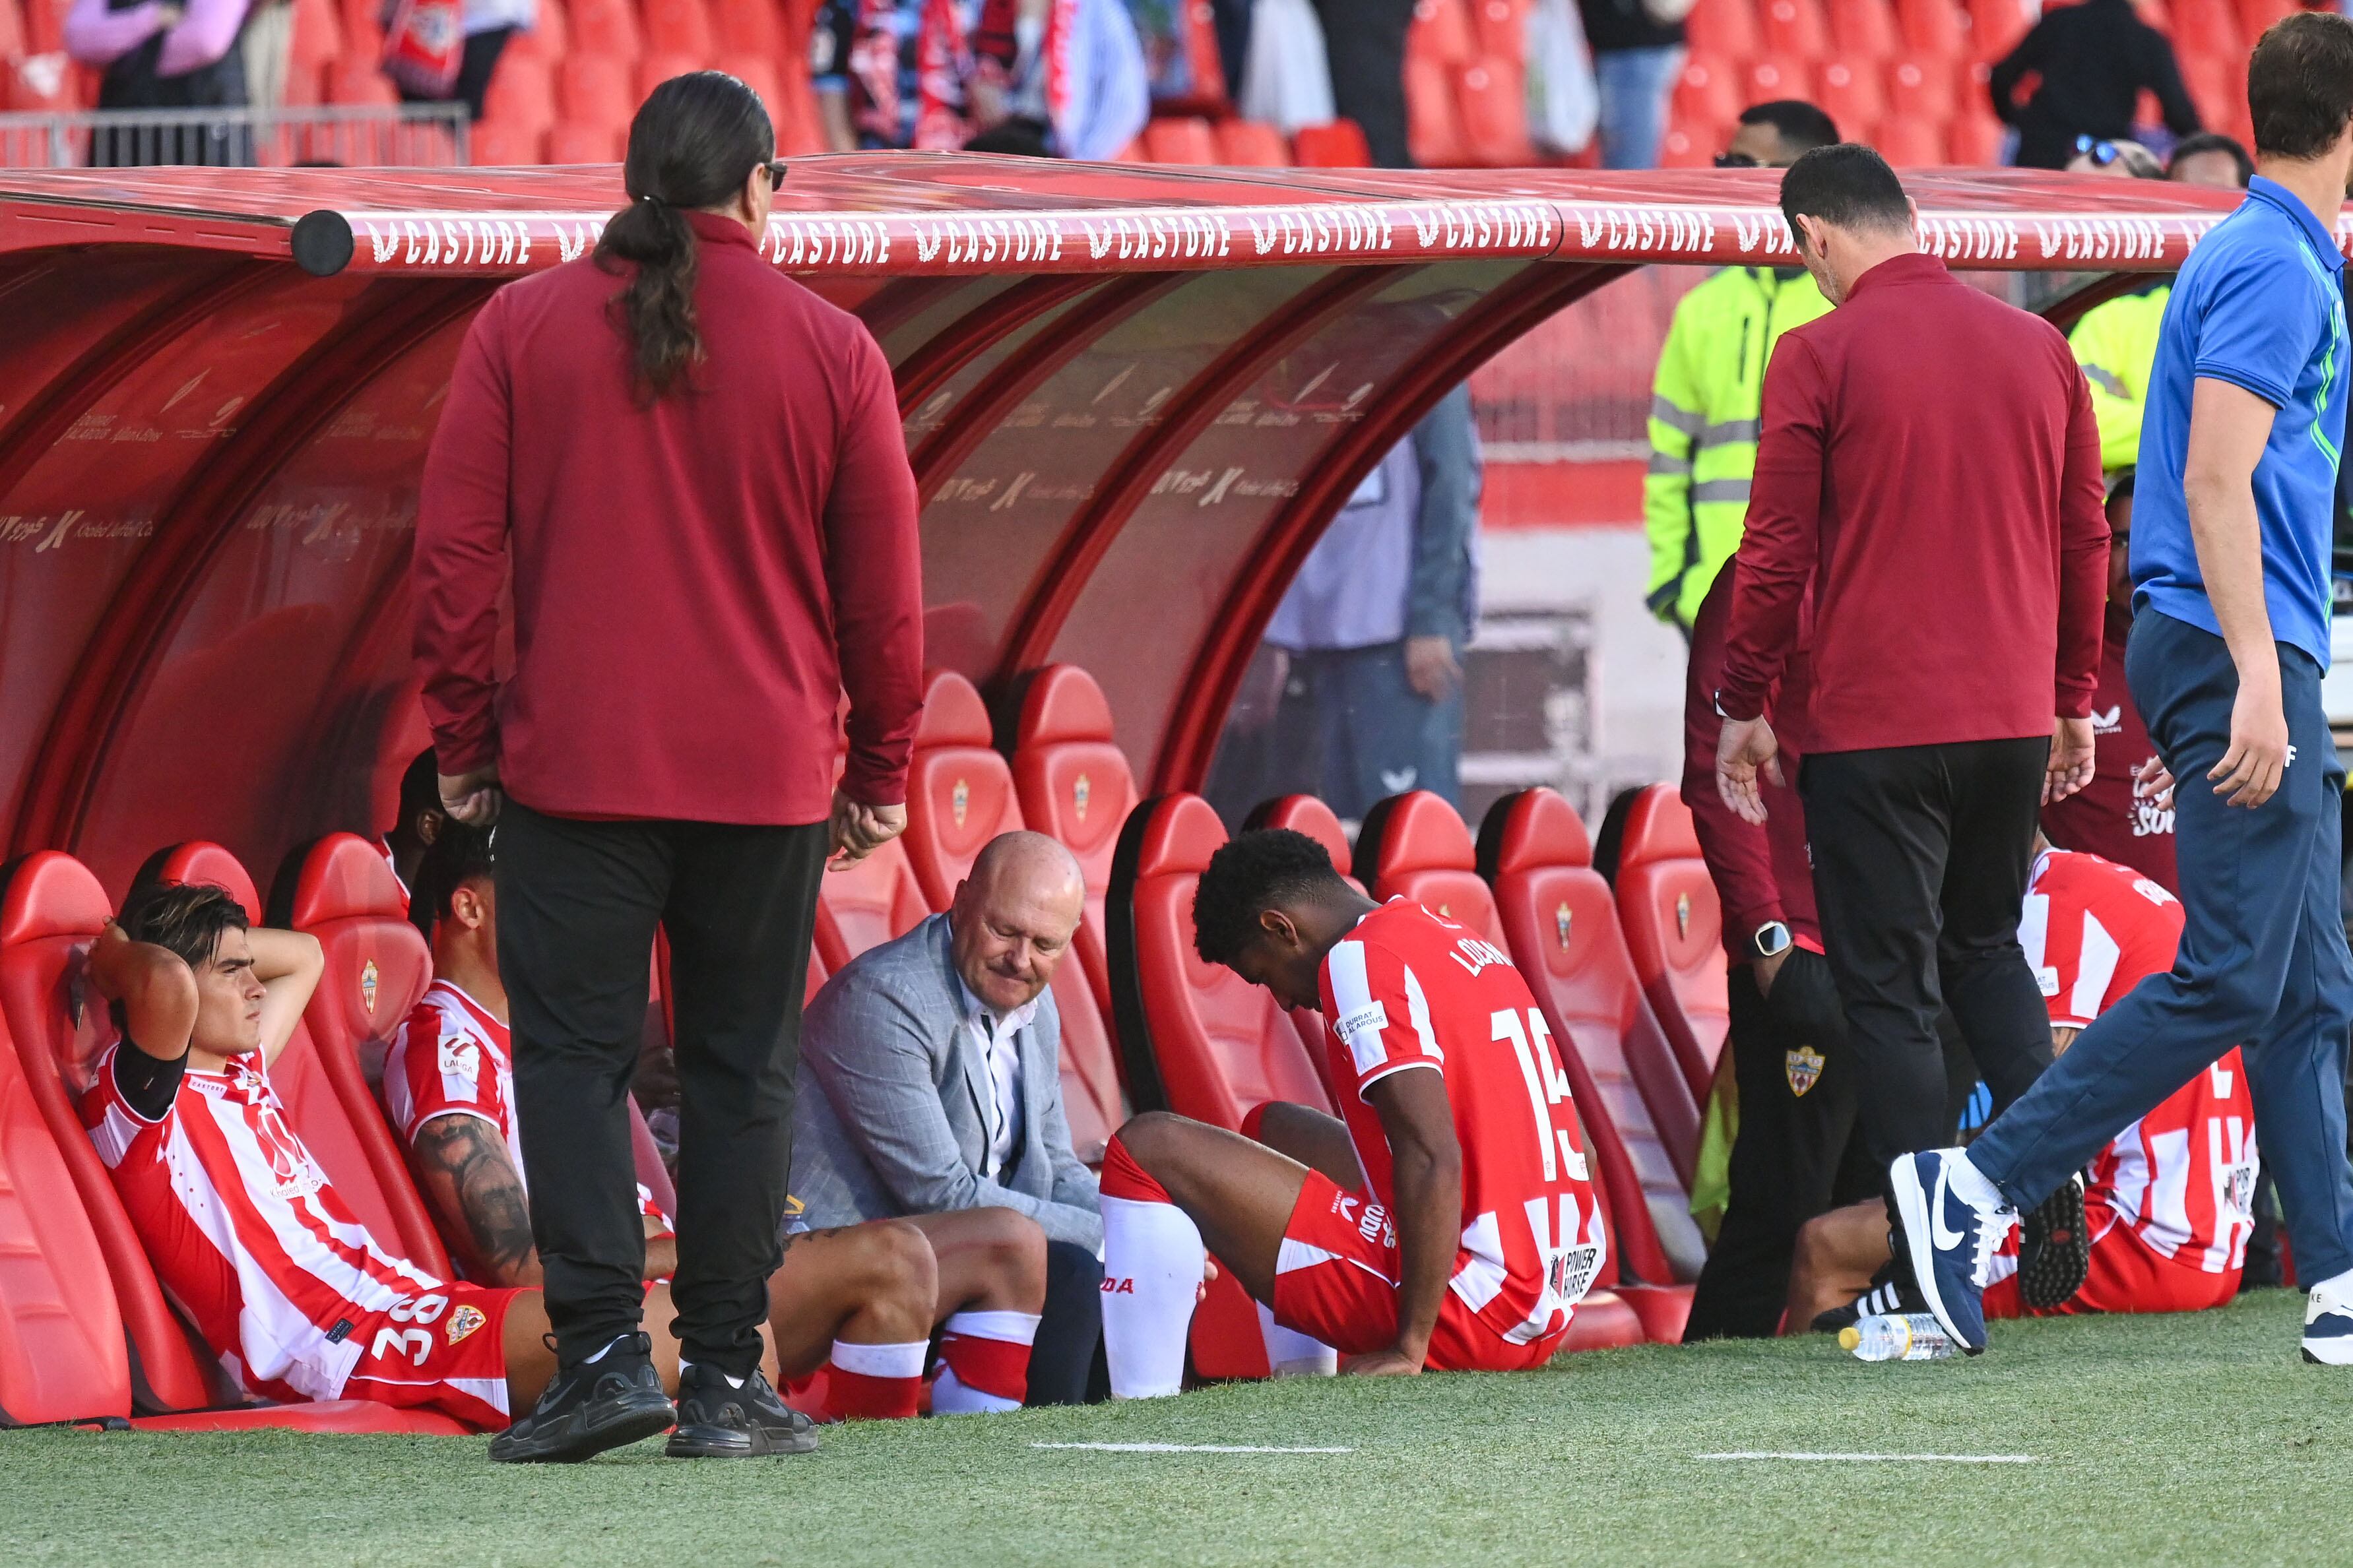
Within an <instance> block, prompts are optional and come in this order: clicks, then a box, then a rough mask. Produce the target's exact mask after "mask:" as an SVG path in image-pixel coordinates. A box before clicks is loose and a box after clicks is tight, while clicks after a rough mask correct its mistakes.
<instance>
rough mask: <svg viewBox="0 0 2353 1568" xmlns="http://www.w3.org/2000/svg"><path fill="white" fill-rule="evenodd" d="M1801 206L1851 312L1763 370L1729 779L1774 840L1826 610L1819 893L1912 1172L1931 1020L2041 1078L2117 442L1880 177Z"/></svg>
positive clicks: (1933, 1089)
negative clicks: (2041, 823)
mask: <svg viewBox="0 0 2353 1568" xmlns="http://www.w3.org/2000/svg"><path fill="white" fill-rule="evenodd" d="M1781 206H1782V211H1783V213H1784V215H1785V216H1787V218H1788V223H1789V226H1790V230H1791V232H1792V233H1794V234H1795V235H1797V236H1798V237H1799V240H1798V248H1799V255H1800V256H1801V257H1802V258H1803V259H1804V261H1805V263H1806V265H1807V267H1808V268H1810V270H1811V271H1812V272H1813V274H1814V277H1815V279H1816V280H1817V281H1818V282H1819V283H1820V285H1821V289H1822V293H1823V295H1824V296H1825V297H1826V298H1828V299H1829V300H1831V302H1832V303H1833V304H1835V305H1837V306H1838V307H1839V308H1838V309H1836V310H1832V311H1831V313H1830V314H1829V315H1827V316H1824V317H1821V318H1820V319H1819V320H1817V321H1811V322H1809V323H1808V324H1807V325H1805V326H1803V327H1800V328H1799V329H1798V330H1797V331H1795V332H1793V333H1791V334H1790V335H1789V337H1788V339H1787V340H1786V341H1785V342H1783V344H1782V346H1781V348H1780V350H1779V351H1778V353H1776V354H1775V355H1774V357H1773V362H1772V363H1771V365H1770V366H1769V367H1768V368H1767V372H1766V377H1765V403H1764V434H1763V438H1762V440H1761V442H1760V443H1759V447H1758V450H1757V480H1756V492H1755V495H1754V497H1753V499H1752V500H1751V501H1750V503H1749V509H1748V524H1747V529H1748V531H1747V534H1746V538H1745V539H1744V540H1743V542H1742V544H1741V549H1740V553H1739V556H1738V558H1737V564H1736V568H1735V572H1736V576H1735V581H1734V587H1733V601H1732V609H1731V615H1730V624H1729V629H1728V630H1727V632H1726V634H1725V659H1724V684H1723V686H1722V688H1721V689H1719V691H1718V694H1717V697H1716V701H1715V708H1716V711H1717V712H1719V713H1721V714H1723V715H1725V720H1724V723H1723V728H1722V739H1721V741H1720V742H1719V743H1718V748H1717V752H1716V757H1717V763H1716V770H1717V775H1718V781H1719V786H1720V787H1721V788H1722V789H1723V790H1724V792H1725V798H1726V800H1727V801H1728V803H1729V804H1731V805H1732V806H1733V808H1734V809H1735V810H1736V811H1738V812H1739V813H1740V814H1741V815H1742V816H1745V817H1746V818H1747V819H1748V820H1750V821H1752V822H1756V823H1758V824H1762V823H1764V822H1765V821H1766V820H1767V814H1766V807H1765V805H1764V802H1763V797H1762V795H1760V793H1759V788H1758V783H1757V781H1758V777H1759V773H1760V770H1762V768H1763V766H1764V764H1765V763H1767V761H1768V760H1769V759H1771V758H1772V757H1773V756H1774V753H1775V752H1776V749H1777V748H1776V742H1775V741H1774V739H1773V733H1772V726H1771V725H1770V724H1768V723H1767V721H1766V720H1765V718H1764V716H1763V715H1764V710H1765V706H1766V703H1767V700H1768V699H1769V697H1770V694H1771V692H1772V689H1773V687H1774V684H1775V683H1776V681H1778V679H1780V678H1781V677H1782V675H1783V672H1784V670H1785V668H1786V667H1787V665H1788V655H1789V652H1790V649H1791V647H1792V646H1793V643H1794V642H1795V641H1796V638H1797V634H1798V631H1799V624H1800V619H1801V613H1802V612H1801V605H1804V604H1806V603H1807V602H1808V601H1810V605H1811V610H1810V616H1809V617H1808V618H1810V622H1811V626H1810V631H1809V632H1808V633H1807V635H1806V640H1805V652H1806V656H1807V659H1808V673H1809V688H1808V696H1807V702H1806V711H1805V715H1804V717H1805V726H1806V734H1807V740H1808V745H1809V750H1808V752H1807V754H1806V761H1805V771H1804V775H1803V777H1804V791H1805V809H1806V822H1807V827H1808V830H1809V838H1810V843H1811V846H1812V848H1813V862H1814V890H1815V894H1816V897H1817V899H1818V900H1819V902H1820V912H1821V924H1822V934H1823V937H1824V939H1825V940H1824V942H1823V946H1824V947H1825V949H1826V950H1827V952H1828V956H1829V959H1830V963H1831V970H1832V972H1833V973H1834V975H1835V976H1836V979H1837V982H1838V989H1839V994H1840V997H1841V1001H1842V1002H1843V1004H1844V1006H1845V1011H1846V1016H1847V1026H1848V1030H1849V1034H1850V1037H1851V1041H1852V1047H1853V1055H1854V1059H1855V1061H1856V1062H1857V1064H1858V1065H1859V1066H1860V1067H1861V1068H1862V1077H1861V1079H1860V1080H1859V1085H1858V1087H1859V1089H1860V1091H1861V1095H1862V1099H1861V1107H1860V1109H1861V1116H1862V1133H1863V1137H1864V1139H1865V1141H1866V1143H1867V1144H1868V1145H1869V1146H1870V1147H1871V1148H1872V1149H1873V1153H1874V1155H1875V1154H1876V1153H1877V1152H1880V1151H1885V1152H1887V1153H1888V1155H1889V1157H1890V1158H1891V1159H1892V1158H1893V1157H1894V1154H1895V1153H1898V1152H1904V1151H1907V1150H1913V1149H1922V1148H1928V1147H1933V1146H1934V1145H1935V1144H1936V1143H1937V1142H1941V1141H1942V1140H1943V1138H1944V1136H1945V1134H1944V1132H1943V1131H1942V1126H1943V1121H1944V1113H1945V1109H1946V1095H1945V1073H1944V1062H1943V1052H1942V1050H1941V1048H1940V1047H1939V1045H1938V1042H1937V1038H1936V1017H1937V1012H1938V1003H1939V1001H1940V1000H1941V1001H1942V1002H1943V1003H1944V1004H1946V1005H1949V1006H1950V1007H1951V1009H1952V1011H1953V1014H1954V1016H1955V1018H1956V1019H1957V1022H1958V1023H1959V1025H1960V1028H1961V1032H1962V1034H1963V1036H1964V1037H1966V1038H1967V1039H1968V1045H1969V1050H1970V1054H1971V1055H1972V1056H1974V1057H1975V1058H1977V1062H1978V1068H1979V1071H1980V1072H1981V1073H1982V1075H1983V1076H1984V1078H1985V1079H1986V1081H1987V1083H1988V1085H1989V1087H1990V1088H1991V1089H1992V1090H1993V1093H1994V1096H1995V1099H1996V1100H1997V1102H1998V1103H2001V1104H2007V1103H2008V1102H2009V1101H2010V1100H2013V1099H2015V1098H2016V1097H2017V1096H2019V1095H2020V1094H2021V1093H2023V1092H2024V1091H2025V1090H2026V1089H2027V1088H2028V1086H2030V1085H2031V1083H2032V1082H2033V1081H2034V1079H2035V1078H2036V1076H2037V1075H2038V1074H2039V1073H2040V1072H2041V1071H2042V1068H2044V1067H2045V1066H2047V1065H2048V1063H2049V1061H2050V1050H2051V1037H2050V1030H2049V1027H2048V1026H2047V1024H2046V1023H2045V1021H2044V1018H2043V1013H2042V998H2041V996H2040V994H2039V993H2038V991H2037V988H2036V984H2035V978H2034V974H2033V973H2032V972H2031V970H2029V969H2028V968H2027V966H2026V963H2025V960H2024V959H2023V957H2022V956H2021V953H2020V950H2019V945H2018V911H2019V908H2020V904H2021V900H2022V899H2023V897H2024V895H2025V891H2026V889H2025V882H2026V877H2027V872H2028V869H2029V864H2030V859H2029V855H2028V850H2027V846H2028V842H2029V840H2030V839H2031V837H2032V835H2033V831H2034V823H2035V814H2036V811H2037V809H2038V807H2039V806H2040V805H2041V803H2042V801H2043V800H2044V799H2045V798H2056V797H2058V796H2060V795H2069V794H2073V792H2074V791H2075V790H2077V789H2080V788H2081V787H2083V785H2084V784H2085V783H2086V782H2088V780H2089V777H2090V773H2091V769H2092V749H2093V747H2092V721H2091V718H2090V709H2091V702H2092V693H2093V691H2094V688H2095V686H2096V684H2097V673H2098V665H2099V637H2100V630H2099V626H2100V622H2099V616H2100V603H2101V598H2102V590H2103V587H2104V583H2105V573H2106V566H2107V560H2106V557H2107V522H2106V520H2105V518H2104V517H2103V516H2102V515H2101V510H2100V503H2101V490H2100V468H2099V436H2098V431H2097V429H2096V427H2095V426H2094V423H2093V419H2092V411H2091V405H2090V402H2089V400H2088V398H2087V397H2086V395H2085V394H2084V378H2083V374H2082V373H2081V372H2080V371H2078V370H2077V369H2076V367H2075V363H2074V361H2073V359H2072V358H2071V357H2069V355H2068V353H2067V345H2066V342H2065V340H2064V339H2063V338H2062V337H2061V336H2060V335H2059V333H2058V332H2057V331H2056V330H2055V329H2053V328H2052V326H2051V325H2050V323H2048V322H2047V321H2042V319H2041V318H2039V317H2035V316H2031V315H2029V314H2027V313H2026V312H2024V311H2021V310H2013V309H2012V308H2011V307H2010V306H2008V305H2005V304H2003V303H2001V302H2000V301H1999V300H1995V299H1993V298H1992V297H1991V296H1989V295H1987V294H1984V293H1981V292H1979V291H1978V290H1976V289H1970V288H1968V286H1966V285H1965V284H1963V283H1961V282H1960V280H1959V279H1956V278H1954V277H1953V276H1952V275H1951V274H1950V273H1949V272H1947V270H1946V268H1945V267H1944V265H1943V264H1942V263H1941V262H1939V261H1937V260H1936V259H1935V258H1932V257H1928V256H1924V255H1922V254H1920V251H1919V247H1918V243H1917V241H1916V239H1915V236H1914V230H1913V214H1912V205H1911V202H1910V200H1909V199H1908V198H1907V197H1906V196H1905V192H1904V187H1903V185H1902V184H1901V182H1900V181H1898V180H1897V178H1896V177H1895V174H1894V171H1893V170H1892V169H1890V168H1889V167H1888V166H1887V164H1886V163H1884V162H1883V161H1882V160H1881V158H1880V157H1879V155H1878V154H1877V153H1873V152H1872V151H1871V150H1870V149H1868V148H1864V147H1859V146H1852V145H1847V144H1841V145H1840V146H1836V147H1820V148H1816V149H1815V150H1814V151H1812V152H1810V153H1807V154H1806V155H1805V156H1803V157H1802V158H1799V160H1798V161H1797V163H1794V164H1792V165H1791V166H1790V168H1789V171H1788V174H1785V175H1784V176H1783V177H1782V182H1781ZM1956 385H1965V386H1968V387H1969V388H1971V390H1972V395H1971V396H1970V397H1969V398H1968V399H1966V400H1963V401H1961V402H1959V403H1956V402H1955V401H1954V400H1953V399H1952V398H1950V397H1949V396H1948V395H1947V392H1948V391H1949V389H1950V388H1951V387H1953V386H1956ZM2054 699H2055V709H2056V711H2055V713H2054V712H2053V711H2052V710H2053V708H2054ZM1774 776H1775V777H1776V778H1778V777H1779V776H1780V775H1779V771H1778V764H1777V766H1776V769H1775V774H1774ZM2078 1223H2080V1219H2079V1221H2078Z"/></svg>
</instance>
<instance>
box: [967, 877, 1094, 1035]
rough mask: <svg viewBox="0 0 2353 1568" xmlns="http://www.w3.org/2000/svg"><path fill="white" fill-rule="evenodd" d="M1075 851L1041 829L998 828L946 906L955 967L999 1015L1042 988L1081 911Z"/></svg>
mask: <svg viewBox="0 0 2353 1568" xmlns="http://www.w3.org/2000/svg"><path fill="white" fill-rule="evenodd" d="M1086 900H1087V884H1086V878H1085V876H1084V874H1083V873H1082V872H1081V871H1080V869H1079V862H1078V859H1077V858H1076V857H1074V856H1073V855H1071V852H1070V851H1069V850H1068V849H1065V848H1064V847H1062V846H1061V845H1060V844H1058V843H1056V842H1055V841H1054V840H1053V839H1051V838H1049V837H1046V836H1045V835H1044V834H1042V833H1003V834H999V835H998V836H997V837H995V838H992V839H990V840H989V841H988V843H987V845H986V846H984V847H982V849H981V851H980V854H979V856H978V857H977V858H975V859H974V861H973V863H972V874H971V875H970V876H968V877H966V878H965V879H964V880H963V882H961V883H959V884H958V885H957V887H956V891H955V904H954V905H953V906H952V907H951V908H950V909H949V910H948V926H949V931H950V934H951V937H952V939H953V945H954V947H955V965H956V973H958V974H960V975H961V976H963V978H964V983H965V985H966V986H968V987H970V988H971V991H972V994H974V995H976V996H977V997H979V998H980V1000H981V1002H982V1003H983V1005H986V1006H987V1007H988V1008H989V1009H990V1010H991V1011H993V1012H995V1013H997V1014H998V1015H1000V1016H1002V1015H1004V1014H1007V1013H1009V1012H1011V1011H1013V1010H1014V1009H1015V1008H1016V1007H1019V1006H1021V1005H1024V1004H1025V1003H1028V1002H1029V1001H1030V1000H1031V999H1033V998H1034V997H1036V996H1037V994H1039V992H1041V991H1043V990H1045V989H1046V986H1047V984H1048V983H1049V982H1050V981H1051V980H1052V979H1053V977H1054V969H1055V966H1056V965H1058V964H1060V963H1061V961H1062V955H1063V954H1065V953H1067V952H1069V951H1070V949H1071V934H1072V933H1073V932H1075V931H1077V930H1078V929H1079V918H1080V916H1081V915H1082V914H1083V913H1085V911H1086Z"/></svg>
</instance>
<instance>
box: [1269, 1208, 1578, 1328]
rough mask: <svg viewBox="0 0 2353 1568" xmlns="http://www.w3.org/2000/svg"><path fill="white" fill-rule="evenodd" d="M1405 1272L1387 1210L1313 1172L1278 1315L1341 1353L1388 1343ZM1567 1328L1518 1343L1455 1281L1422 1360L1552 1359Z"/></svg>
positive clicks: (1279, 1262) (1282, 1267)
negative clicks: (1470, 1303) (1460, 1292)
mask: <svg viewBox="0 0 2353 1568" xmlns="http://www.w3.org/2000/svg"><path fill="white" fill-rule="evenodd" d="M1397 1282H1398V1244H1397V1226H1394V1225H1393V1224H1391V1223H1390V1222H1389V1217H1388V1210H1386V1209H1384V1208H1382V1207H1381V1205H1378V1204H1377V1203H1375V1202H1373V1201H1372V1199H1371V1198H1369V1197H1367V1196H1366V1194H1362V1193H1350V1192H1343V1191H1342V1190H1341V1189H1340V1187H1339V1185H1338V1184H1335V1182H1334V1181H1333V1180H1332V1179H1331V1178H1330V1177H1329V1176H1326V1175H1324V1173H1322V1172H1320V1171H1310V1172H1308V1173H1307V1180H1306V1182H1305V1183H1304V1184H1302V1186H1301V1187H1300V1189H1299V1201H1298V1202H1297V1203H1296V1204H1294V1205H1292V1210H1291V1221H1290V1223H1289V1224H1288V1225H1286V1226H1283V1230H1282V1250H1281V1251H1280V1252H1279V1253H1278V1254H1277V1255H1276V1257H1275V1263H1274V1301H1273V1309H1274V1321H1276V1322H1278V1323H1281V1324H1282V1326H1283V1327H1284V1328H1286V1329H1293V1330H1296V1331H1299V1332H1300V1333H1303V1334H1308V1335H1312V1336H1313V1337H1314V1338H1316V1339H1318V1340H1321V1341H1323V1342H1324V1343H1325V1344H1327V1345H1330V1346H1331V1347H1332V1348H1333V1349H1334V1350H1335V1351H1338V1352H1340V1353H1341V1354H1342V1355H1364V1354H1366V1353H1368V1352H1373V1351H1385V1350H1388V1348H1389V1347H1390V1346H1392V1345H1394V1344H1396V1343H1397V1321H1398V1304H1397V1298H1398V1285H1397ZM1566 1337H1567V1327H1566V1326H1564V1327H1563V1328H1562V1331H1561V1332H1560V1333H1558V1334H1556V1335H1554V1336H1552V1337H1551V1338H1549V1339H1543V1340H1537V1341H1535V1342H1532V1343H1529V1344H1525V1345H1515V1344H1514V1343H1512V1342H1510V1341H1509V1340H1506V1339H1505V1338H1504V1336H1503V1335H1501V1334H1499V1333H1497V1332H1496V1331H1494V1330H1493V1329H1491V1328H1489V1327H1488V1326H1487V1325H1486V1324H1485V1323H1484V1322H1482V1321H1480V1318H1479V1315H1478V1314H1477V1313H1476V1312H1473V1311H1472V1310H1471V1309H1470V1308H1469V1307H1467V1306H1465V1305H1464V1304H1463V1301H1462V1298H1461V1297H1460V1296H1457V1295H1456V1294H1455V1293H1454V1292H1453V1291H1451V1290H1449V1291H1448V1292H1447V1293H1446V1299H1445V1300H1444V1302H1443V1303H1442V1304H1441V1305H1440V1307H1439V1309H1438V1325H1437V1327H1436V1328H1435V1329H1433V1330H1432V1331H1430V1354H1429V1357H1428V1359H1427V1360H1426V1361H1425V1362H1424V1363H1423V1364H1424V1365H1426V1366H1428V1367H1429V1368H1430V1371H1432V1372H1519V1371H1522V1370H1524V1369H1525V1368H1527V1367H1532V1366H1542V1365H1544V1363H1546V1362H1548V1361H1550V1360H1551V1359H1552V1355H1553V1352H1555V1351H1556V1350H1558V1349H1559V1348H1560V1342H1561V1340H1562V1339H1564V1338H1566Z"/></svg>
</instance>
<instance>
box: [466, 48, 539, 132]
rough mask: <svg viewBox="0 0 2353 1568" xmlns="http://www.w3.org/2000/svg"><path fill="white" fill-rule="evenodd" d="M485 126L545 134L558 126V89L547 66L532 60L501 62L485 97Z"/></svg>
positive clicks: (483, 104)
mask: <svg viewBox="0 0 2353 1568" xmlns="http://www.w3.org/2000/svg"><path fill="white" fill-rule="evenodd" d="M482 123H483V124H485V125H502V126H506V127H508V128H509V129H511V130H514V131H520V132H526V133H528V134H532V135H542V134H544V133H545V132H547V130H548V129H549V127H551V126H553V125H554V123H555V89H554V85H553V83H552V82H551V81H550V79H549V77H548V70H547V67H546V66H545V65H544V64H543V63H542V62H540V61H538V60H531V59H519V60H507V61H502V62H501V65H500V68H499V69H498V70H497V71H496V72H494V73H493V74H492V75H491V87H490V90H489V91H488V92H486V93H485V94H483V95H482Z"/></svg>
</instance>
